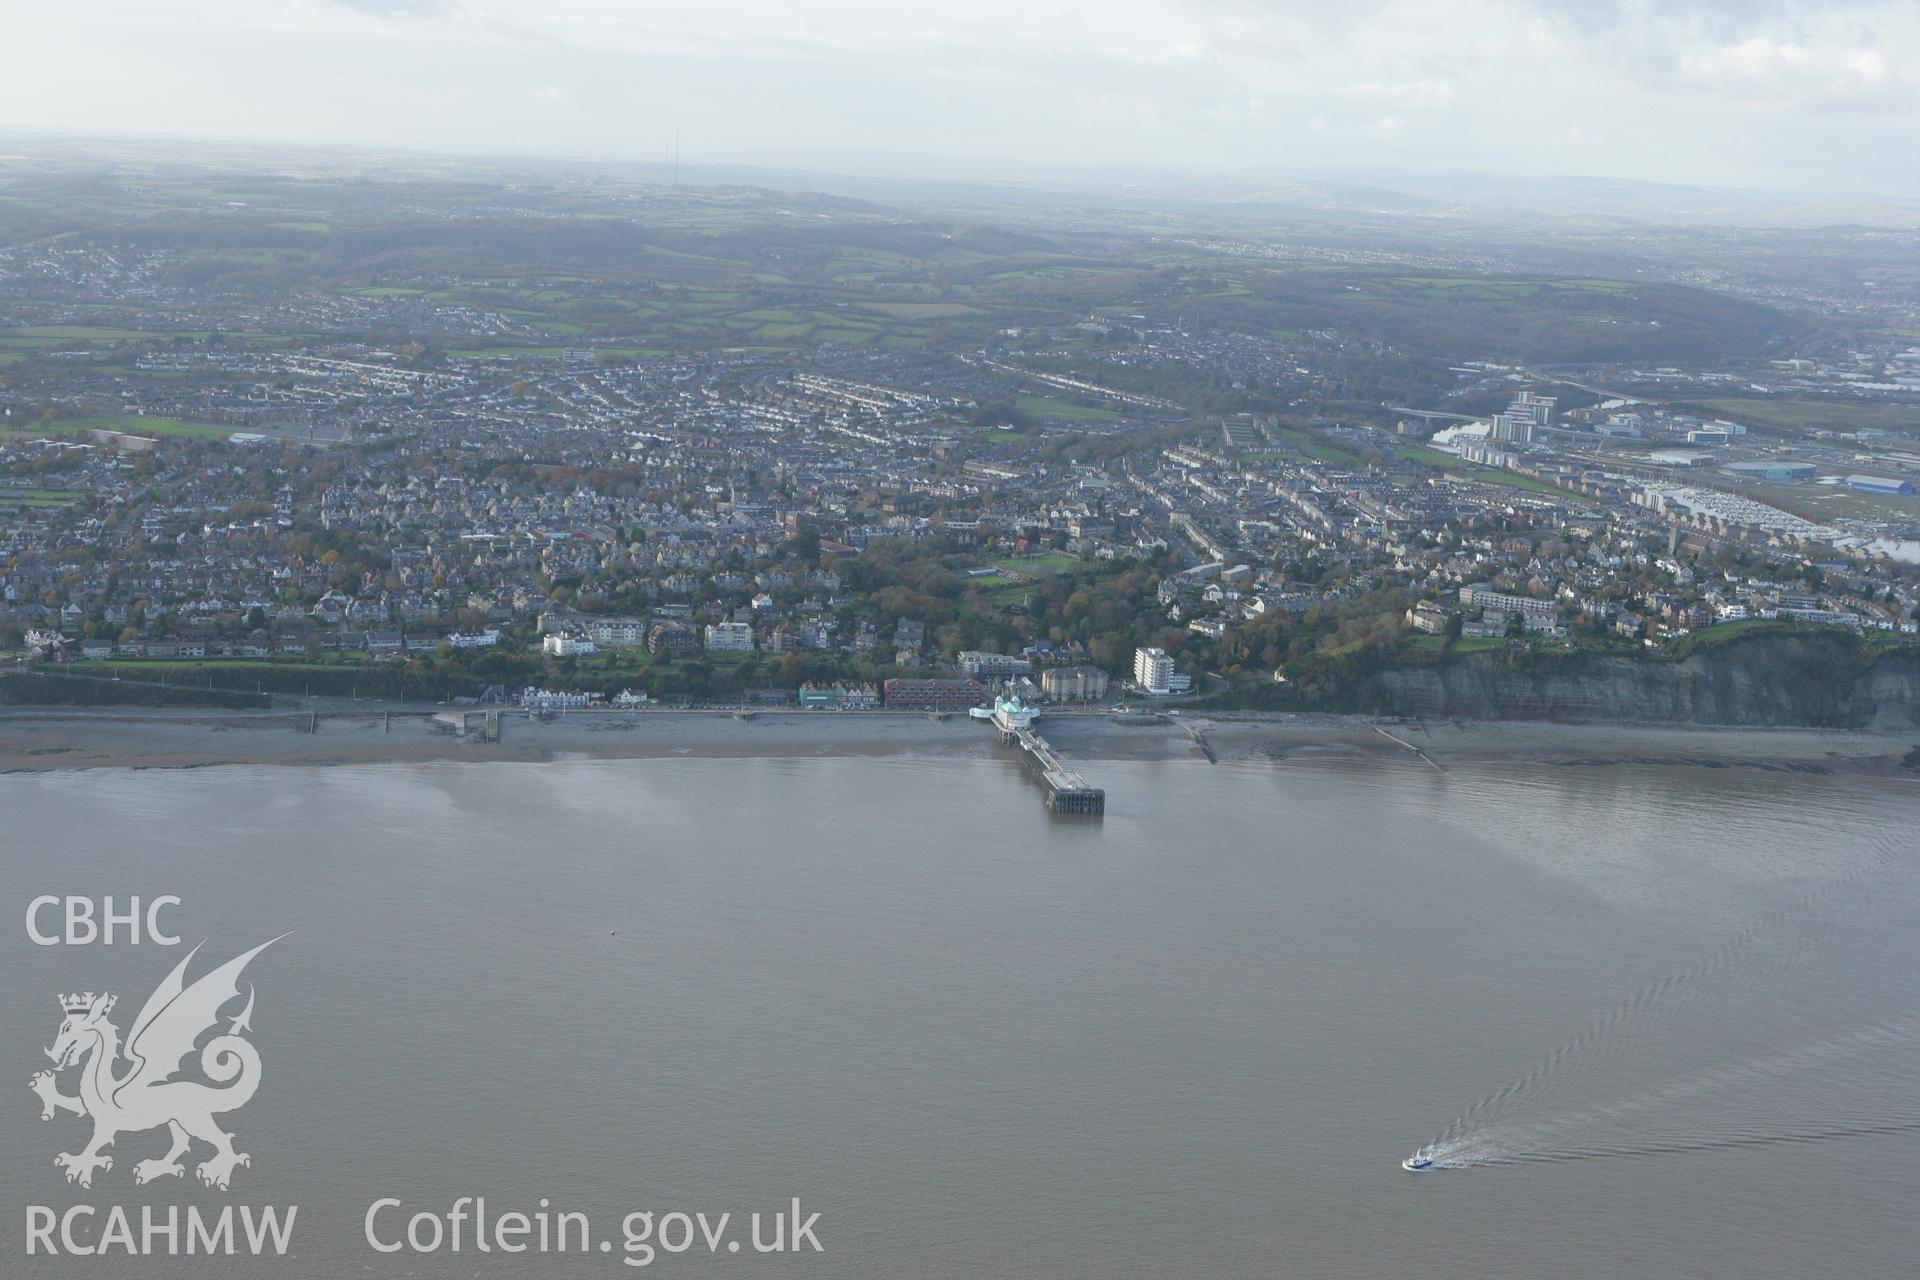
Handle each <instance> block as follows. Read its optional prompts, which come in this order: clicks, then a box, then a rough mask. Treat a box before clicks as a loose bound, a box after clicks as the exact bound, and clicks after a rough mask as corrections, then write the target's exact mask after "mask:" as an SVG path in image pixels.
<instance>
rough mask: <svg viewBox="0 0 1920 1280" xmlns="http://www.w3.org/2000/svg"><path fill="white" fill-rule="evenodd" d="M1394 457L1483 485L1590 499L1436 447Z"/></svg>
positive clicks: (1403, 451)
mask: <svg viewBox="0 0 1920 1280" xmlns="http://www.w3.org/2000/svg"><path fill="white" fill-rule="evenodd" d="M1393 456H1394V457H1396V458H1403V459H1405V460H1406V461H1408V462H1418V463H1421V464H1423V465H1425V466H1429V467H1438V468H1440V469H1441V470H1443V471H1445V472H1447V473H1448V474H1449V475H1456V476H1459V477H1461V478H1462V479H1465V480H1478V481H1480V482H1481V483H1483V484H1498V485H1505V486H1506V487H1507V488H1509V489H1524V490H1526V491H1527V492H1528V493H1547V494H1552V495H1553V496H1554V497H1556V498H1571V499H1573V500H1574V501H1575V502H1592V501H1593V499H1592V498H1590V497H1588V496H1587V495H1586V494H1584V493H1574V492H1573V491H1571V490H1569V489H1562V488H1560V487H1559V486H1558V485H1551V484H1548V483H1547V482H1546V481H1544V480H1535V479H1534V478H1533V477H1532V476H1523V475H1519V474H1516V473H1515V472H1512V471H1497V470H1494V469H1492V468H1490V467H1477V466H1474V465H1473V464H1472V463H1469V462H1464V461H1462V460H1461V459H1459V458H1456V457H1454V456H1453V455H1452V454H1450V453H1441V452H1440V451H1439V450H1438V449H1395V450H1394V451H1393Z"/></svg>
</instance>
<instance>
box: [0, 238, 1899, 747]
mask: <svg viewBox="0 0 1920 1280" xmlns="http://www.w3.org/2000/svg"><path fill="white" fill-rule="evenodd" d="M1224 251H1225V250H1223V249H1221V248H1219V247H1218V246H1215V247H1214V248H1213V249H1211V250H1210V252H1224ZM1233 251H1234V252H1235V253H1237V254H1238V255H1240V256H1241V257H1242V258H1250V259H1252V260H1255V261H1260V260H1261V258H1260V255H1259V254H1257V253H1255V252H1254V251H1253V250H1252V249H1251V248H1249V247H1248V246H1246V245H1237V246H1234V248H1233ZM181 257H182V255H181V254H179V253H178V252H175V251H170V250H167V249H164V248H153V247H146V248H140V247H137V246H134V245H129V244H116V243H114V242H113V241H112V240H111V238H108V237H95V238H87V237H76V238H68V239H63V240H59V241H54V242H49V243H34V244H30V245H23V246H15V247H11V248H7V249H5V250H0V284H4V286H5V288H4V292H3V293H0V299H4V301H0V343H4V344H5V345H4V346H0V360H4V361H5V363H4V364H0V415H3V416H4V425H3V426H0V646H4V648H5V650H6V652H7V654H8V657H9V660H10V661H11V662H13V663H14V664H15V665H16V666H17V667H20V668H25V669H31V670H33V671H35V672H39V673H42V674H47V675H58V676H60V677H61V678H68V679H72V680H75V681H78V680H83V679H95V680H98V679H107V680H110V681H112V682H115V683H118V684H121V685H124V686H134V685H159V686H161V687H163V688H191V687H194V686H196V685H197V686H200V687H204V688H206V689H209V690H227V691H233V692H241V693H248V692H250V693H254V694H258V695H261V696H267V695H272V694H276V693H277V694H281V695H327V696H341V695H349V694H350V695H352V696H356V697H358V696H368V697H384V698H401V699H409V698H412V699H427V700H433V701H447V700H452V699H459V700H465V701H482V700H484V701H490V702H521V703H525V704H526V705H528V706H530V707H536V708H559V707H580V706H591V705H625V706H636V707H637V706H649V705H656V704H662V703H664V704H668V705H687V704H696V705H706V704H714V705H728V704H753V705H792V706H796V707H822V708H827V707H831V708H839V709H864V708H873V707H880V706H891V707H896V708H902V709H906V708H911V709H916V710H936V709H937V710H954V709H962V708H966V707H970V706H975V705H980V704H981V703H982V702H983V701H985V700H987V699H989V698H990V697H991V696H992V695H994V694H995V693H1008V694H1014V695H1017V696H1019V697H1022V698H1025V699H1027V700H1029V701H1034V702H1043V701H1054V702H1078V703H1101V702H1106V701H1114V700H1119V701H1125V700H1127V699H1149V700H1151V699H1165V698H1193V697H1212V698H1223V697H1224V698H1227V699H1229V700H1232V699H1239V700H1241V701H1243V702H1246V701H1248V700H1252V701H1251V703H1250V705H1270V706H1282V707H1284V706H1293V705H1298V706H1313V705H1324V704H1325V702H1326V699H1327V698H1328V696H1329V694H1328V690H1329V688H1330V685H1329V680H1330V679H1332V678H1333V677H1332V676H1330V675H1329V672H1330V670H1332V669H1333V668H1335V667H1337V666H1338V665H1339V664H1340V663H1342V662H1347V661H1351V660H1352V658H1353V655H1355V654H1356V653H1363V654H1365V655H1367V658H1368V661H1369V662H1371V663H1372V664H1374V665H1376V666H1377V665H1379V664H1382V663H1392V662H1397V661H1423V660H1431V659H1433V658H1434V657H1436V656H1445V655H1448V654H1458V653H1466V652H1472V651H1475V650H1477V649H1484V648H1502V649H1513V650H1517V651H1525V652H1540V651H1583V650H1584V651H1595V652H1602V653H1611V654H1622V653H1626V654H1631V653H1636V652H1653V651H1664V650H1669V649H1672V648H1673V647H1674V646H1682V645H1697V644H1699V643H1701V642H1703V640H1710V639H1712V638H1714V637H1719V636H1726V635H1732V634H1738V633H1740V632H1742V631H1745V630H1749V629H1753V628H1761V627H1772V628H1793V627H1801V628H1806V627H1819V628H1840V629H1844V630H1847V631H1850V632H1853V633H1857V634H1860V635H1863V636H1878V637H1884V638H1885V639H1886V641H1887V642H1889V643H1898V642H1901V641H1903V640H1907V639H1909V638H1911V637H1913V636H1915V634H1916V631H1917V630H1920V625H1917V624H1916V621H1915V606H1916V604H1917V603H1920V499H1916V498H1915V497H1914V483H1915V480H1916V479H1917V478H1920V432H1916V430H1915V429H1914V426H1913V422H1914V419H1913V417H1912V415H1913V414H1914V413H1915V412H1916V409H1917V407H1920V347H1916V346H1915V345H1914V344H1913V343H1912V342H1911V341H1910V340H1908V339H1906V338H1904V337H1902V336H1901V331H1900V330H1899V329H1897V328H1883V329H1881V330H1879V331H1877V336H1873V337H1872V338H1871V339H1870V340H1868V341H1864V342H1859V343H1855V344H1852V345H1849V346H1845V347H1839V346H1835V345H1834V344H1833V343H1832V342H1831V340H1830V339H1823V342H1812V341H1808V342H1803V343H1800V344H1794V343H1791V342H1787V343H1776V344H1774V349H1772V350H1770V351H1769V352H1767V353H1766V354H1764V355H1761V356H1755V357H1751V358H1745V359H1731V358H1727V359H1717V360H1713V361H1701V362H1700V363H1698V364H1697V365H1692V366H1686V367H1682V366H1676V365H1655V364H1650V363H1649V364H1641V363H1636V362H1622V361H1597V360H1596V361H1589V362H1585V363H1580V364H1568V363H1566V362H1564V361H1562V362H1557V363H1554V364H1552V365H1551V367H1548V366H1546V365H1543V364H1536V363H1523V362H1515V361H1513V360H1510V359H1498V358H1494V357H1493V356H1492V355H1491V354H1489V355H1488V356H1487V358H1484V359H1480V358H1476V359H1464V360H1459V361H1457V362H1455V363H1450V364H1434V363H1432V362H1427V363H1426V364H1425V365H1423V366H1421V370H1420V378H1421V379H1424V381H1423V382H1421V383H1420V384H1419V386H1418V387H1412V384H1411V383H1409V382H1408V380H1407V379H1406V378H1400V379H1398V380H1396V378H1395V377H1394V376H1390V375H1389V374H1387V373H1385V372H1383V370H1390V369H1393V368H1397V367H1399V365H1401V364H1405V363H1407V362H1409V361H1410V360H1411V359H1412V355H1411V354H1410V353H1409V352H1408V351H1406V350H1403V349H1402V348H1400V347H1398V346H1396V345H1395V344H1394V343H1393V342H1391V341H1386V340H1383V339H1381V338H1379V337H1377V336H1372V335H1367V334H1364V333H1361V332H1356V331H1349V330H1342V329H1337V328H1321V329H1312V330H1300V331H1294V332H1290V333H1287V334H1284V335H1275V334H1265V335H1262V334H1257V333H1249V332H1244V331H1235V330H1233V329H1230V328H1215V327H1210V326H1206V325H1202V324H1196V323H1190V322H1188V321H1187V320H1186V319H1184V317H1183V316H1182V315H1181V314H1180V310H1179V308H1178V307H1177V306H1171V307H1170V306H1168V305H1164V304H1160V305H1148V304H1146V303H1141V304H1139V308H1138V309H1129V308H1128V307H1127V306H1125V305H1106V306H1098V307H1094V308H1091V309H1082V310H1078V311H1067V312H1065V313H1064V314H1059V313H1055V314H1053V315H1052V317H1051V318H1046V317H1041V318H1039V319H1035V318H1034V308H1032V307H1026V308H1020V309H1016V310H1015V311H1014V314H1015V315H1016V316H1017V318H1018V319H1019V320H1020V321H1021V322H1020V323H1006V322H1005V321H1006V320H1007V319H1008V316H1007V315H1005V314H990V313H988V312H987V311H986V310H985V309H984V308H981V307H957V308H956V307H951V306H942V305H940V304H935V303H913V304H902V305H903V306H904V310H903V309H901V307H895V308H894V310H893V311H892V312H888V311H887V310H886V309H885V308H886V306H887V305H888V304H873V305H871V306H864V307H863V306H861V305H857V304H853V303H849V302H847V301H845V300H842V301H839V302H831V301H826V302H819V303H816V304H812V305H811V307H810V309H806V308H801V307H799V306H797V305H788V306H784V307H762V308H760V310H759V311H758V312H757V313H755V312H752V311H748V312H740V313H737V314H731V313H730V314H729V315H728V317H726V318H725V319H724V320H719V319H709V320H700V319H699V317H700V316H701V315H702V314H703V312H708V313H717V312H718V311H720V310H724V309H725V306H726V305H727V304H723V303H719V302H714V301H712V300H711V299H709V298H703V296H702V295H703V294H713V293H715V292H716V291H714V290H702V289H697V288H689V287H687V286H685V285H683V284H665V285H663V284H659V283H653V284H648V285H646V286H644V287H642V288H639V289H637V290H633V291H630V292H633V293H634V294H635V295H636V296H637V297H638V298H639V299H640V301H639V302H637V303H634V304H633V305H634V308H635V310H636V311H637V312H639V313H640V314H643V315H648V316H653V317H655V318H656V319H657V320H658V323H659V324H660V325H662V326H665V327H666V331H667V332H668V333H669V334H670V335H671V337H672V341H671V342H670V344H669V345H663V346H658V347H654V346H648V347H641V346H636V345H634V339H633V338H631V337H619V336H613V337H603V336H598V335H596V334H595V333H593V332H591V328H592V327H591V326H587V325H581V324H575V323H567V322H554V321H551V320H544V321H543V320H542V318H541V316H540V314H539V311H538V308H537V307H529V306H515V305H511V304H512V303H513V302H514V301H515V300H516V299H520V300H528V299H530V298H534V297H536V296H537V295H538V293H539V292H540V291H541V290H542V289H543V288H546V289H548V290H549V291H555V289H556V287H555V286H551V285H545V286H543V284H542V282H541V281H540V280H539V279H537V278H532V277H515V278H488V279H475V278H470V277H466V276H457V275H436V274H432V273H427V272H418V271H416V272H412V273H409V274H404V275H402V274H399V273H396V272H393V271H381V272H375V273H372V274H369V275H368V276H367V278H368V279H377V280H378V281H379V283H373V284H361V285H355V286H353V287H349V288H335V289H301V288H288V289H272V290H262V289H259V288H249V289H239V288H230V289H223V288H221V287H219V286H218V284H217V283H214V284H209V283H207V282H204V281H201V280H197V279H191V278H188V277H186V276H183V274H182V271H181V262H180V259H181ZM1033 270H1035V271H1040V272H1044V271H1047V270H1050V269H1049V268H1037V269H1033ZM1053 270H1057V269H1053ZM530 291H531V292H530ZM948 292H949V293H951V292H952V290H951V289H950V288H949V290H948ZM489 300H491V303H492V305H488V301H489ZM749 300H750V299H749ZM733 305H736V306H737V305H739V303H738V301H737V300H736V301H735V302H734V304H733ZM876 308H877V309H876ZM529 313H531V314H529ZM576 314H577V313H576ZM741 317H744V318H741ZM703 326H704V327H703ZM740 326H746V327H745V328H744V329H743V328H741V327H740ZM615 327H616V328H618V327H619V326H615ZM783 336H786V337H788V338H790V339H792V341H790V342H786V343H782V342H780V341H777V340H778V339H780V338H781V337H783ZM1357 370H1358V371H1362V372H1356V371H1357ZM1363 377H1364V378H1365V379H1368V380H1369V381H1367V387H1368V388H1370V390H1371V393H1372V398H1369V393H1368V391H1367V390H1356V388H1355V385H1354V384H1355V382H1356V381H1357V380H1361V379H1362V378H1363ZM1410 388H1411V389H1410ZM1415 390H1417V391H1418V392H1419V394H1418V395H1417V396H1416V395H1415V394H1414V391H1415ZM1416 398H1417V399H1419V400H1420V402H1421V405H1422V406H1424V407H1415V406H1412V405H1408V404H1405V403H1402V402H1401V401H1402V400H1403V399H1404V400H1412V399H1416ZM1780 404H1792V405H1794V406H1796V407H1797V408H1798V409H1799V410H1800V411H1801V412H1802V413H1803V414H1804V415H1805V416H1806V418H1807V422H1808V424H1809V425H1805V426H1804V427H1799V428H1795V427H1790V426H1787V425H1783V419H1781V418H1780V417H1779V416H1778V415H1777V414H1776V413H1775V406H1777V405H1780ZM1749 405H1750V406H1752V410H1751V413H1750V414H1749V413H1746V412H1742V409H1741V407H1740V406H1749ZM1715 406H1721V408H1720V411H1715ZM1809 406H1812V407H1811V408H1809ZM1822 406H1824V407H1825V408H1824V409H1823V408H1822ZM1821 422H1833V423H1842V424H1844V423H1853V424H1854V425H1851V426H1846V425H1837V426H1833V425H1829V426H1822V425H1811V424H1814V423H1821ZM1869 424H1871V425H1869ZM1902 424H1904V426H1903V425H1902ZM1316 698H1317V699H1319V700H1320V701H1319V702H1318V703H1316V702H1315V699H1316Z"/></svg>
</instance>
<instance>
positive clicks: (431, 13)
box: [329, 0, 447, 18]
mask: <svg viewBox="0 0 1920 1280" xmlns="http://www.w3.org/2000/svg"><path fill="white" fill-rule="evenodd" d="M329 2H330V3H332V4H337V5H339V6H340V7H341V8H342V9H352V10H354V11H355V12H357V13H369V14H372V15H373V16H375V17H377V18H434V17H438V16H440V15H441V14H443V13H445V12H446V11H447V0H329Z"/></svg>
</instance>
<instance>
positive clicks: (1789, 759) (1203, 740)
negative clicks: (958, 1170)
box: [0, 707, 1920, 781]
mask: <svg viewBox="0 0 1920 1280" xmlns="http://www.w3.org/2000/svg"><path fill="white" fill-rule="evenodd" d="M310 716H311V717H312V718H311V719H310ZM497 723H498V726H499V739H498V740H497V741H488V740H485V735H484V734H483V733H482V732H481V731H480V729H481V726H482V725H483V724H484V717H483V716H482V714H481V713H479V712H477V711H476V712H474V713H473V714H472V716H471V717H469V716H467V715H465V714H463V713H462V712H461V711H459V710H452V711H449V710H440V709H427V710H423V709H412V708H409V709H406V710H402V711H394V712H387V711H367V710H326V711H320V712H318V713H309V712H305V711H302V712H287V711H218V710H205V709H180V710H161V709H127V708H112V709H108V708H87V709H69V708H33V707H16V708H8V709H6V710H4V711H0V773H51V772H73V771H81V770H90V769H193V768H217V767H223V766H234V765H241V766H245V765H263V764H264V765H288V766H300V767H323V766H332V765H346V764H382V763H429V762H436V761H463V762H469V763H477V762H502V763H508V762H512V763H540V762H551V761H555V760H562V759H568V758H589V759H613V760H640V759H674V758H689V759H745V758H765V757H776V758H779V757H785V758H809V757H835V756H841V757H845V756H868V757H873V756H902V757H915V756H917V757H971V758H996V757H998V756H999V755H1000V754H1001V753H1002V748H1000V747H999V745H998V743H997V742H996V740H995V736H994V734H993V733H992V731H991V730H990V729H988V728H987V727H986V726H983V725H980V724H977V723H975V722H973V721H970V720H968V719H967V718H966V717H965V716H964V715H956V716H950V717H948V718H946V719H945V720H938V719H935V718H932V717H930V716H926V715H921V714H908V713H897V712H797V713H796V712H758V713H754V714H751V715H749V716H746V717H744V718H742V717H736V716H734V715H732V714H729V713H727V712H674V711H644V712H601V711H594V712H572V713H565V714H561V715H557V716H554V717H552V718H549V719H536V718H531V717H528V716H527V714H526V713H525V712H519V711H513V710H504V709H503V710H501V711H500V713H499V716H498V720H497ZM463 725H470V726H471V727H470V728H465V729H463V728H462V726H463ZM308 726H311V731H309V730H308ZM1040 731H1041V733H1042V734H1043V735H1044V736H1045V737H1046V738H1047V739H1048V741H1049V742H1051V743H1052V744H1053V745H1054V746H1055V747H1056V748H1058V749H1059V751H1060V752H1061V753H1062V755H1063V756H1066V757H1070V758H1072V759H1074V760H1079V761H1087V762H1089V763H1097V762H1099V761H1101V760H1165V761H1193V762H1196V763H1199V764H1202V765H1206V764H1211V763H1229V762H1240V761H1255V760H1264V761H1268V762H1275V763H1279V762H1287V761H1296V762H1308V761H1315V760H1319V761H1338V760H1342V759H1346V760H1353V761H1360V760H1367V761H1373V762H1381V763H1401V764H1405V765H1407V766H1408V767H1411V768H1415V769H1420V770H1423V771H1424V770H1429V769H1431V770H1437V771H1439V772H1442V773H1444V772H1446V771H1447V770H1448V769H1450V768H1453V767H1455V766H1472V765H1476V764H1491V763H1529V764H1539V765H1551V766H1560V767H1588V768H1591V767H1604V766H1616V765H1652V766H1662V767H1679V768H1711V769H1729V768H1731V769H1756V770H1768V771H1773V772H1788V773H1801V774H1833V773H1844V774H1853V775H1866V776H1879V777H1886V778H1896V779H1898V778H1904V779H1909V780H1915V781H1920V772H1917V771H1915V770H1912V769H1903V768H1902V767H1901V760H1902V758H1903V757H1904V756H1905V755H1906V754H1907V753H1908V752H1909V751H1911V750H1912V749H1913V748H1914V747H1915V745H1916V744H1915V741H1914V740H1913V736H1912V735H1905V736H1899V735H1891V734H1885V733H1875V732H1869V731H1864V730H1833V729H1797V728H1794V729H1788V728H1759V727H1741V726H1694V725H1624V724H1556V723H1547V722H1539V721H1447V722H1444V723H1422V722H1417V721H1403V720H1381V719H1374V718H1371V717H1366V716H1334V715H1307V714H1280V713H1274V714H1257V713H1223V714H1213V715H1208V714H1203V713H1201V712H1199V711H1198V710H1197V709H1195V710H1190V711H1189V712H1188V714H1186V715H1184V716H1181V717H1179V718H1177V719H1170V720H1165V721H1158V722H1150V723H1131V724H1129V723H1118V722H1116V721H1114V720H1113V719H1112V718H1111V717H1109V716H1107V715H1104V714H1080V713H1071V714H1056V715H1052V716H1043V718H1042V722H1041V726H1040Z"/></svg>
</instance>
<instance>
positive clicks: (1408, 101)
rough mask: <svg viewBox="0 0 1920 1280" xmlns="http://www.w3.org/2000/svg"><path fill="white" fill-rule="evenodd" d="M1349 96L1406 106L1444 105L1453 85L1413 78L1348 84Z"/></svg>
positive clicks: (1451, 94)
mask: <svg viewBox="0 0 1920 1280" xmlns="http://www.w3.org/2000/svg"><path fill="white" fill-rule="evenodd" d="M1346 93H1347V95H1348V96H1349V97H1354V98H1362V99H1366V100H1368V101H1373V102H1386V103H1397V104H1401V105H1404V106H1408V107H1428V108H1432V107H1444V106H1446V105H1447V104H1448V103H1450V102H1452V101H1453V85H1452V84H1450V83H1449V82H1447V81H1445V80H1415V81H1412V82H1409V83H1405V84H1377V83H1372V82H1368V83H1363V84H1350V85H1348V86H1347V88H1346Z"/></svg>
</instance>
